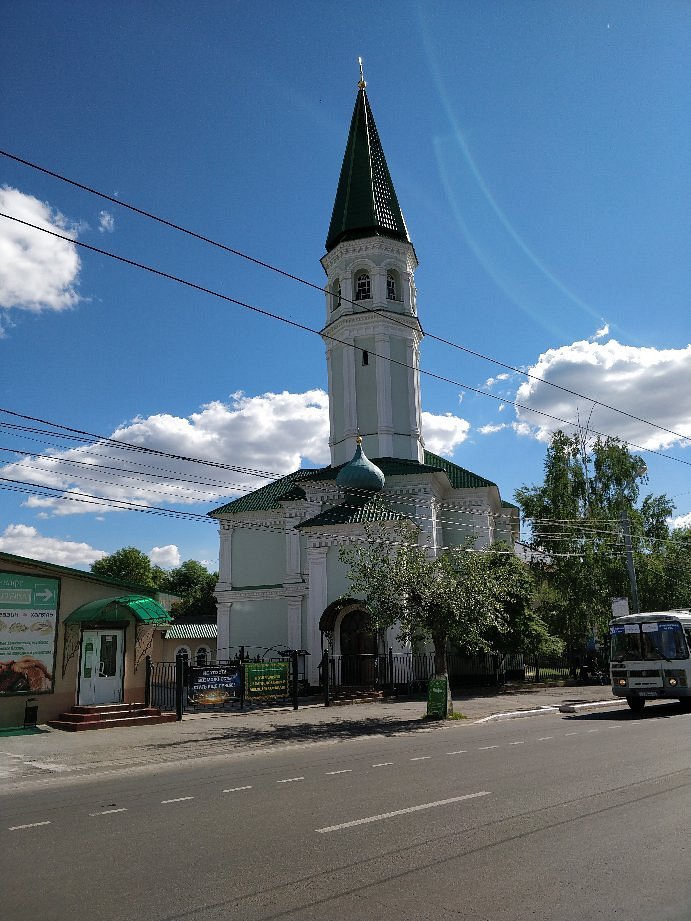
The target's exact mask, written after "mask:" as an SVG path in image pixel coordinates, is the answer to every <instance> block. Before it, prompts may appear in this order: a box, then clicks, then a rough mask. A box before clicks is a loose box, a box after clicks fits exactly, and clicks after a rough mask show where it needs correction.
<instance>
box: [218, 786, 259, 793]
mask: <svg viewBox="0 0 691 921" xmlns="http://www.w3.org/2000/svg"><path fill="white" fill-rule="evenodd" d="M251 789H252V787H251V786H249V787H231V788H230V789H229V790H224V791H223V792H224V793H239V792H240V790H251Z"/></svg>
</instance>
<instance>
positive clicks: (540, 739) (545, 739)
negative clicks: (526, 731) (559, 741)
mask: <svg viewBox="0 0 691 921" xmlns="http://www.w3.org/2000/svg"><path fill="white" fill-rule="evenodd" d="M553 738H554V736H540V738H539V739H538V742H549V740H550V739H553Z"/></svg>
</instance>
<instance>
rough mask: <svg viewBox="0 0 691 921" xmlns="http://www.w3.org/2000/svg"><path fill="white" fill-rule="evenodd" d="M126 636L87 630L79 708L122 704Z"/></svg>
mask: <svg viewBox="0 0 691 921" xmlns="http://www.w3.org/2000/svg"><path fill="white" fill-rule="evenodd" d="M123 636H124V634H123V633H122V632H121V631H119V630H84V632H83V633H82V656H81V663H80V668H79V703H80V704H86V705H88V704H117V703H120V702H121V700H122V676H123V666H124V651H125V650H124V643H123Z"/></svg>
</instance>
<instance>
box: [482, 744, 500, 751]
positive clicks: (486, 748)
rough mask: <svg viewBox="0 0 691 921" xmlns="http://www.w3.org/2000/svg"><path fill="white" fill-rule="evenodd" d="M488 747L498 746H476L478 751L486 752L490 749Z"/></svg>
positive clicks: (496, 746) (494, 746) (495, 746)
mask: <svg viewBox="0 0 691 921" xmlns="http://www.w3.org/2000/svg"><path fill="white" fill-rule="evenodd" d="M490 748H499V746H498V745H483V746H481V747H480V748H478V751H479V752H488V751H489V750H490Z"/></svg>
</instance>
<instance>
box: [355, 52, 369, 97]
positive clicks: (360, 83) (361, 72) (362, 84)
mask: <svg viewBox="0 0 691 921" xmlns="http://www.w3.org/2000/svg"><path fill="white" fill-rule="evenodd" d="M357 62H358V64H359V65H360V82H359V83H358V87H359V88H360V89H361V90H364V88H365V87H366V86H367V84H366V83H365V75H364V73H363V71H362V58H358V59H357Z"/></svg>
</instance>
